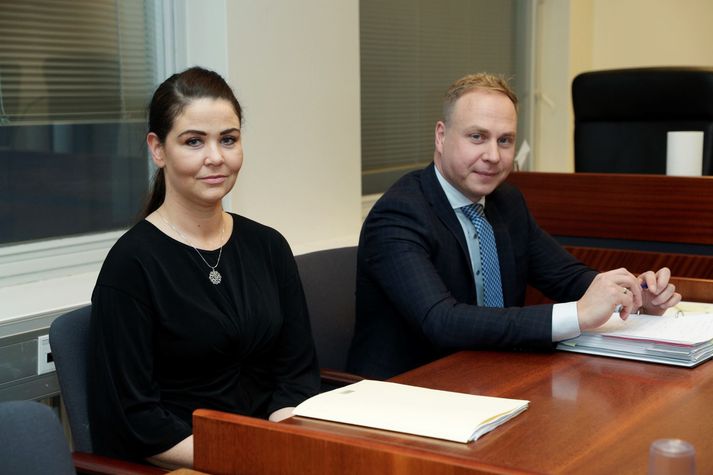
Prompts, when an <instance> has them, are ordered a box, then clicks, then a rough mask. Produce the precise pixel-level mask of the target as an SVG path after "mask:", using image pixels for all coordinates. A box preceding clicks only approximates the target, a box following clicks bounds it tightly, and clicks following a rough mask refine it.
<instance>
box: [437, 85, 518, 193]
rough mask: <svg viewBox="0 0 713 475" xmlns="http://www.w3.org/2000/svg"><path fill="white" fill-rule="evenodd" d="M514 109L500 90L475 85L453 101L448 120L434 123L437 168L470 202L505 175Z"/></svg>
mask: <svg viewBox="0 0 713 475" xmlns="http://www.w3.org/2000/svg"><path fill="white" fill-rule="evenodd" d="M516 129H517V112H516V111H515V105H514V104H513V103H512V101H511V100H510V99H509V98H508V97H507V96H506V95H505V94H502V93H500V92H495V91H489V90H486V89H474V90H472V91H470V92H467V93H465V94H464V95H462V96H461V97H459V98H458V100H457V101H456V102H455V104H454V105H453V110H452V111H451V117H450V119H449V120H448V124H447V125H446V124H445V123H443V122H441V121H439V122H438V123H437V124H436V151H435V154H434V161H435V164H436V167H438V171H440V172H441V175H443V177H444V178H445V179H446V180H448V182H449V183H450V184H451V185H453V186H454V187H456V188H457V189H458V190H459V191H460V192H461V193H463V194H464V195H465V196H467V197H468V198H470V199H471V200H472V201H473V202H476V201H478V200H479V199H480V198H481V197H483V196H486V195H488V194H490V193H492V191H493V190H494V189H495V188H496V187H497V186H498V185H499V184H500V183H502V182H503V180H505V178H507V176H508V174H509V173H510V170H512V165H513V160H514V158H515V132H516Z"/></svg>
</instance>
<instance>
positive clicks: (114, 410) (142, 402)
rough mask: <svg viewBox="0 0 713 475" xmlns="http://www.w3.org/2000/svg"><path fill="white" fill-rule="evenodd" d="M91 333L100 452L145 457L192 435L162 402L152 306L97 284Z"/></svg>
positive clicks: (94, 425) (97, 448)
mask: <svg viewBox="0 0 713 475" xmlns="http://www.w3.org/2000/svg"><path fill="white" fill-rule="evenodd" d="M126 278H136V276H128V275H127V276H126ZM91 334H92V344H93V345H94V348H95V351H94V357H95V358H94V360H93V361H92V364H93V365H94V370H93V371H91V375H92V380H91V381H90V386H95V395H96V397H91V396H90V404H94V406H95V407H94V408H93V410H92V413H93V417H92V419H91V420H92V432H93V435H94V433H96V437H94V436H93V442H94V445H95V451H96V452H98V453H102V454H107V455H115V456H120V457H122V458H131V459H141V458H145V457H148V456H152V455H156V454H158V453H161V452H163V451H165V450H168V449H169V448H171V447H173V446H174V445H176V444H177V443H178V442H180V441H181V440H183V439H185V438H186V437H188V436H189V435H191V432H192V430H191V427H190V426H189V425H188V424H186V423H185V422H184V421H182V420H181V419H179V418H178V417H176V416H175V415H174V414H172V413H171V412H170V411H168V410H166V408H164V407H163V406H162V404H161V390H160V388H159V386H158V384H157V382H156V381H155V379H154V378H153V370H154V368H153V363H154V354H153V348H154V342H153V339H154V332H153V324H152V318H151V315H150V311H149V309H148V308H147V306H146V305H145V304H144V303H142V302H139V301H138V300H136V299H135V298H134V297H132V296H130V295H127V294H125V293H123V292H121V291H119V290H116V289H114V288H111V287H107V286H103V285H98V286H97V287H96V288H95V290H94V294H93V296H92V332H91ZM90 391H92V390H91V389H90Z"/></svg>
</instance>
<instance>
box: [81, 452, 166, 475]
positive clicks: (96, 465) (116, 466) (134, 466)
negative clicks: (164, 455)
mask: <svg viewBox="0 0 713 475" xmlns="http://www.w3.org/2000/svg"><path fill="white" fill-rule="evenodd" d="M72 460H73V461H74V467H75V468H76V469H77V473H78V474H89V475H108V474H112V475H164V474H166V473H168V470H166V469H163V468H160V467H156V466H154V465H148V464H146V465H143V464H140V463H134V462H127V461H125V460H119V459H114V458H111V457H104V456H102V455H96V454H89V453H86V452H72Z"/></svg>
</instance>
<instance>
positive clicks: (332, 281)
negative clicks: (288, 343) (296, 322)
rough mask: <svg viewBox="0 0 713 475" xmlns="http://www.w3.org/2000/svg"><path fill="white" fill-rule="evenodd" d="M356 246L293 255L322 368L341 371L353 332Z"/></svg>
mask: <svg viewBox="0 0 713 475" xmlns="http://www.w3.org/2000/svg"><path fill="white" fill-rule="evenodd" d="M356 251H357V248H356V246H354V247H342V248H337V249H327V250H323V251H316V252H311V253H308V254H302V255H299V256H296V257H295V259H296V261H297V267H298V269H299V272H300V279H301V280H302V286H303V288H304V291H305V298H306V299H307V307H308V308H309V313H310V320H311V325H312V335H313V336H314V340H315V346H316V347H317V357H318V358H319V364H320V367H322V368H329V369H333V370H338V371H344V369H345V368H346V364H347V352H348V351H349V345H350V344H351V340H352V335H353V333H354V319H355V310H354V306H355V303H356V299H355V293H354V292H355V289H356Z"/></svg>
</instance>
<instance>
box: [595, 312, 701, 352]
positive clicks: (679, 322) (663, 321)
mask: <svg viewBox="0 0 713 475" xmlns="http://www.w3.org/2000/svg"><path fill="white" fill-rule="evenodd" d="M587 333H590V334H592V333H597V334H600V335H604V336H609V337H619V338H633V339H640V340H648V341H655V342H665V343H674V344H678V345H696V344H700V343H705V342H707V341H711V340H713V315H711V314H706V313H693V314H686V315H683V316H678V317H677V316H675V315H662V316H655V315H630V316H629V318H627V319H626V320H622V319H621V318H619V315H618V314H614V315H612V317H611V318H610V319H609V321H608V322H607V323H605V324H604V325H602V326H601V327H599V328H597V329H594V330H590V331H588V332H587Z"/></svg>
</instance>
